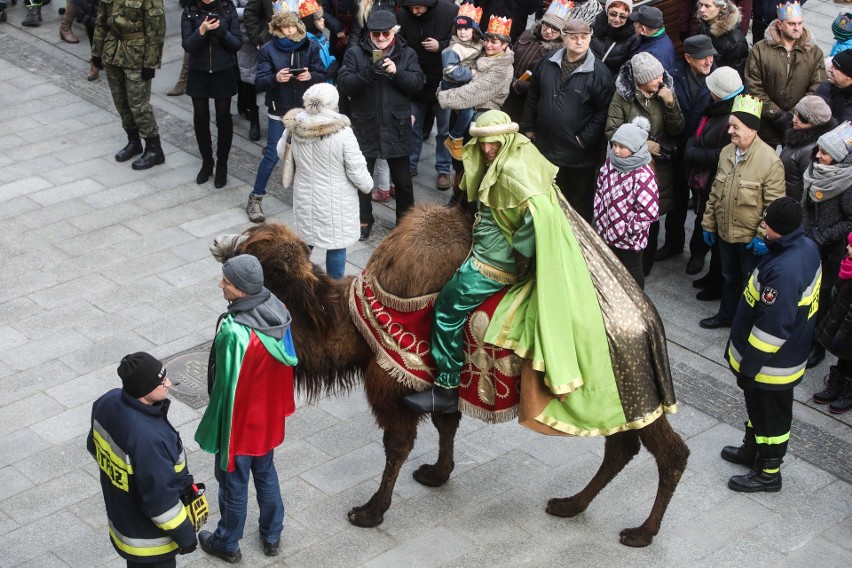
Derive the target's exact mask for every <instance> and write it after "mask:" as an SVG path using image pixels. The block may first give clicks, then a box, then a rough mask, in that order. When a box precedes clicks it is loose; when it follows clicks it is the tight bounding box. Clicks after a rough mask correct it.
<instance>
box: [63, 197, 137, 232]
mask: <svg viewBox="0 0 852 568" xmlns="http://www.w3.org/2000/svg"><path fill="white" fill-rule="evenodd" d="M147 212H148V210H147V209H145V208H143V207H141V206H139V205H137V204H136V203H133V202H125V203H118V204H116V205H112V206H110V207H104V208H102V209H98V210H95V211H92V212H90V213H85V214H82V215H76V216H75V217H74V218H73V219H72V220H71V224H73V225H74V226H75V227H77V228H79V229H80V230H82V231H84V232H89V231H94V230H97V229H102V228H104V227H109V226H112V225H119V224H121V223H123V222H124V221H127V220H129V219H135V218H137V217H139V216H140V215H144V214H146V213H147Z"/></svg>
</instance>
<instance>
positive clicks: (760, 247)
mask: <svg viewBox="0 0 852 568" xmlns="http://www.w3.org/2000/svg"><path fill="white" fill-rule="evenodd" d="M746 249H748V250H750V251H751V252H752V253H753V254H754V255H755V256H763V255H765V254H766V253H768V252H769V248H768V247H767V246H766V243H765V242H764V241H763V239H761V238H760V237H754V238H753V239H752V240H751V242H750V243H749V244H747V245H746Z"/></svg>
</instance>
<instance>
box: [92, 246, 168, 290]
mask: <svg viewBox="0 0 852 568" xmlns="http://www.w3.org/2000/svg"><path fill="white" fill-rule="evenodd" d="M182 264H183V259H182V258H180V257H179V256H177V255H175V254H172V252H171V251H168V250H164V251H160V252H155V253H152V254H149V255H144V256H143V255H139V256H131V258H130V260H127V261H125V262H121V263H118V264H114V265H112V266H110V267H109V268H107V269H106V270H103V274H104V276H106V277H107V278H109V279H110V280H112V281H113V282H115V283H117V284H120V285H122V286H126V285H128V284H130V283H132V282H134V281H136V280H140V279H142V278H144V277H146V276H154V275H158V276H160V277H161V278H162V279H163V280H166V282H168V279H166V278H163V274H164V273H167V272H168V271H169V270H170V269H173V268H175V267H179V266H181V265H182Z"/></svg>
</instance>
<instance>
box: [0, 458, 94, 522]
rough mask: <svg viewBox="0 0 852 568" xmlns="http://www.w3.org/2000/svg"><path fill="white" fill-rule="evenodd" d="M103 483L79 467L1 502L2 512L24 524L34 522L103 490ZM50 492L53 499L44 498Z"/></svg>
mask: <svg viewBox="0 0 852 568" xmlns="http://www.w3.org/2000/svg"><path fill="white" fill-rule="evenodd" d="M100 490H101V489H100V485H99V484H98V483H97V481H96V480H95V479H93V478H92V477H91V476H90V475H88V474H86V473H84V471H83V470H80V469H72V470H68V471H67V472H64V473H63V474H62V475H59V476H57V477H55V478H53V479H51V480H50V481H47V482H45V483H42V484H39V485H38V486H36V487H33V488H32V489H30V490H28V491H24V492H23V493H19V494H18V495H16V496H14V497H10V498H8V499H5V500H4V501H3V502H2V503H0V508H2V509H3V512H5V513H6V514H8V515H9V516H10V517H12V518H13V519H15V520H16V521H17V522H19V523H21V525H26V524H28V523H32V522H34V521H37V520H38V519H41V518H50V517H51V515H53V514H56V513H58V512H60V511H62V510H63V509H65V508H66V507H69V506H70V505H73V504H74V503H76V502H78V501H80V500H82V499H85V498H86V497H89V496H91V495H94V494H95V493H99V492H100ZM45 495H50V496H51V498H50V499H45V498H44V496H45Z"/></svg>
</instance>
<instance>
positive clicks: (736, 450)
mask: <svg viewBox="0 0 852 568" xmlns="http://www.w3.org/2000/svg"><path fill="white" fill-rule="evenodd" d="M756 457H757V443H756V442H755V441H754V428H752V427H751V426H749V425H748V422H746V425H745V436H743V445H742V446H739V447H737V446H725V447H724V448H722V459H723V460H725V461H729V462H731V463H736V464H740V465H745V466H748V467H754V460H755V458H756Z"/></svg>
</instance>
